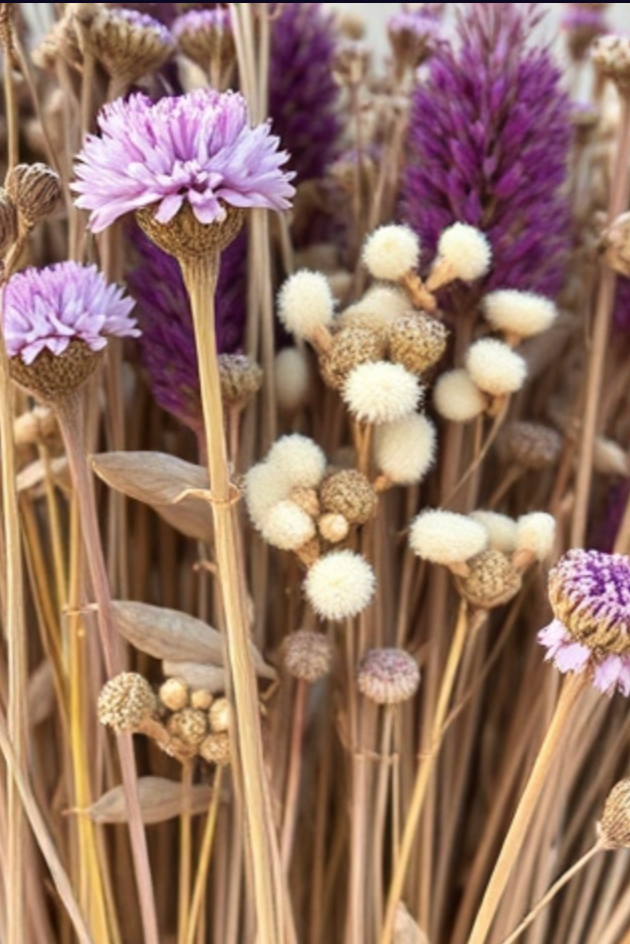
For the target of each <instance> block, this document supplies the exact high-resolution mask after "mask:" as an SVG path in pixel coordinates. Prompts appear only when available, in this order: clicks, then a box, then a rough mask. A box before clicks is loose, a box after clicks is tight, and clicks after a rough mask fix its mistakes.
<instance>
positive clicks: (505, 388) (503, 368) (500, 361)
mask: <svg viewBox="0 0 630 944" xmlns="http://www.w3.org/2000/svg"><path fill="white" fill-rule="evenodd" d="M466 370H467V371H468V373H469V374H470V378H471V380H472V381H473V383H475V384H476V385H477V386H478V387H479V389H480V390H483V391H484V393H489V394H490V395H491V396H494V397H502V396H506V395H507V394H510V393H516V391H517V390H520V389H521V387H522V386H523V384H524V383H525V378H526V377H527V364H526V363H525V361H524V360H523V358H522V357H521V355H520V354H517V353H516V352H515V351H513V350H512V348H511V347H509V346H508V345H507V344H505V343H504V342H503V341H499V340H497V339H496V338H483V339H482V340H481V341H475V343H474V344H472V345H471V346H470V347H469V348H468V352H467V354H466Z"/></svg>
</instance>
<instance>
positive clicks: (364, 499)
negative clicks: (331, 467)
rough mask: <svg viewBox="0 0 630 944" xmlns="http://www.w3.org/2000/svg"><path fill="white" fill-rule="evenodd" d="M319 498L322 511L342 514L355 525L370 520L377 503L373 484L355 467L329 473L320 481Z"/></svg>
mask: <svg viewBox="0 0 630 944" xmlns="http://www.w3.org/2000/svg"><path fill="white" fill-rule="evenodd" d="M319 500H320V502H321V506H322V509H323V511H324V512H328V513H329V514H335V515H343V517H344V518H345V519H346V520H347V521H349V522H350V524H356V525H361V524H365V523H366V521H369V520H370V518H371V517H372V516H373V515H374V512H375V511H376V503H377V497H376V492H375V490H374V486H373V485H372V483H371V482H370V480H369V479H368V478H367V477H366V476H365V475H363V473H362V472H359V471H357V470H356V469H342V470H341V471H340V472H334V473H333V474H332V475H329V476H328V477H327V478H326V479H325V480H324V482H323V483H322V487H321V489H320V492H319Z"/></svg>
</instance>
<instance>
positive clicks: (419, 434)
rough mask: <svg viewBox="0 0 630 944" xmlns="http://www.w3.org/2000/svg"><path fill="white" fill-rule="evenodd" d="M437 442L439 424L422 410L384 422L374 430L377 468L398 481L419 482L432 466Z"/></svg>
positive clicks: (409, 483)
mask: <svg viewBox="0 0 630 944" xmlns="http://www.w3.org/2000/svg"><path fill="white" fill-rule="evenodd" d="M436 444H437V434H436V430H435V426H434V425H433V423H432V422H431V421H430V420H428V419H427V418H426V416H423V415H422V414H418V413H413V414H412V415H411V416H405V417H403V419H401V420H396V422H395V423H384V424H383V425H382V426H378V427H377V428H376V430H375V434H374V458H375V460H376V465H377V468H378V469H379V470H380V471H381V472H382V473H383V474H384V475H386V476H387V477H388V478H389V479H390V480H391V481H392V482H394V483H395V484H396V485H415V484H416V483H418V482H420V481H422V479H423V478H424V476H425V475H426V473H427V472H428V471H429V469H430V468H431V465H432V464H433V461H434V459H435V449H436Z"/></svg>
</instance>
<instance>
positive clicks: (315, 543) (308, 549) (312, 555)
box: [295, 537, 322, 568]
mask: <svg viewBox="0 0 630 944" xmlns="http://www.w3.org/2000/svg"><path fill="white" fill-rule="evenodd" d="M295 553H296V555H297V557H298V558H299V560H300V562H301V563H302V564H303V565H304V566H305V567H306V568H309V567H312V566H313V564H314V563H315V562H316V561H318V560H319V559H320V557H321V556H322V547H321V544H320V540H319V538H318V537H314V538H311V540H310V541H307V542H306V544H303V545H302V547H300V548H298V550H297V551H296V552H295Z"/></svg>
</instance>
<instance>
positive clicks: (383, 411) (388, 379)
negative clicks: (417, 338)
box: [342, 361, 423, 426]
mask: <svg viewBox="0 0 630 944" xmlns="http://www.w3.org/2000/svg"><path fill="white" fill-rule="evenodd" d="M422 394H423V387H422V385H421V384H420V383H419V381H418V378H417V377H415V376H414V375H413V374H411V373H410V372H409V371H408V370H405V368H404V367H402V366H401V365H400V364H390V363H388V362H387V361H375V362H374V363H371V364H360V365H359V366H358V367H355V368H354V370H353V371H352V372H351V373H350V375H349V377H348V379H347V381H346V383H345V385H344V388H343V392H342V397H343V400H344V402H345V403H346V404H347V406H348V409H349V410H350V412H351V413H352V414H353V416H354V417H355V418H356V419H358V420H359V421H360V422H363V423H371V424H373V425H374V426H378V425H380V424H381V423H393V422H395V420H400V419H402V418H403V416H408V415H409V414H410V413H414V412H415V410H416V407H417V406H418V405H419V404H420V401H421V400H422Z"/></svg>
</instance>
